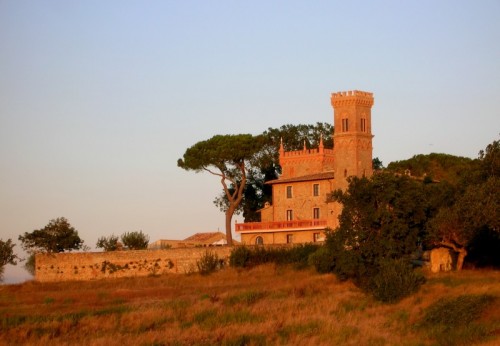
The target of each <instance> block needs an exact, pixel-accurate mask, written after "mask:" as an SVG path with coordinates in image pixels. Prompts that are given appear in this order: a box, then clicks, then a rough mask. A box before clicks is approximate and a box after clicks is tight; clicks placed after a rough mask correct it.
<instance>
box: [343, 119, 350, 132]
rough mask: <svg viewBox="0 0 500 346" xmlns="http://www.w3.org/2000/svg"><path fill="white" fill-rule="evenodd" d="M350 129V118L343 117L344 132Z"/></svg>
mask: <svg viewBox="0 0 500 346" xmlns="http://www.w3.org/2000/svg"><path fill="white" fill-rule="evenodd" d="M347 131H349V119H342V132H347Z"/></svg>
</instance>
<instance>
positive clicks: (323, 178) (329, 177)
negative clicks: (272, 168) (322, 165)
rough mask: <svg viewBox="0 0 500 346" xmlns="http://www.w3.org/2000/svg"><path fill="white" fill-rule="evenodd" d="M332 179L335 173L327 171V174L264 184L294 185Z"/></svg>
mask: <svg viewBox="0 0 500 346" xmlns="http://www.w3.org/2000/svg"><path fill="white" fill-rule="evenodd" d="M334 178H335V173H334V172H333V171H329V172H322V173H316V174H309V175H303V176H300V177H292V178H285V179H275V180H270V181H268V182H267V183H266V184H283V183H295V182H298V181H312V180H328V179H334Z"/></svg>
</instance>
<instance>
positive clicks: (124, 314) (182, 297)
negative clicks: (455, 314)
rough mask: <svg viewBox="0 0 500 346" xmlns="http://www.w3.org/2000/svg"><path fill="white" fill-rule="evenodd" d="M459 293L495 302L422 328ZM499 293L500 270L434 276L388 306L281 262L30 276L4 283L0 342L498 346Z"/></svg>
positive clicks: (344, 284) (349, 286)
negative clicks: (73, 277)
mask: <svg viewBox="0 0 500 346" xmlns="http://www.w3.org/2000/svg"><path fill="white" fill-rule="evenodd" d="M461 295H468V296H482V295H483V296H484V295H488V297H490V298H491V297H493V299H490V301H491V302H490V303H489V304H488V305H487V308H486V309H484V310H483V311H481V314H480V315H478V317H477V318H475V319H474V320H473V321H472V322H466V321H463V320H460V319H461V318H460V319H459V320H456V324H454V326H453V327H452V328H449V326H448V327H446V326H441V327H440V328H434V327H433V326H426V327H425V326H423V323H422V321H423V319H424V316H425V314H426V311H428V310H429V306H430V305H431V304H434V303H436V302H440V301H443V300H445V299H447V298H448V297H458V296H461ZM499 297H500V272H498V271H464V272H461V273H457V272H453V273H450V274H441V275H435V276H433V275H429V276H428V280H427V283H426V284H424V285H423V286H422V288H421V289H420V290H419V292H417V293H416V294H414V295H413V296H411V297H409V298H406V299H404V300H402V301H401V302H399V303H397V304H390V305H387V304H382V303H379V302H377V301H375V300H373V299H372V298H371V297H369V296H366V295H365V294H363V293H362V292H361V291H359V290H358V289H357V288H356V287H355V286H354V285H352V284H351V283H349V282H339V281H338V280H337V279H336V278H335V276H333V275H330V274H327V275H320V274H317V273H315V272H313V271H312V270H301V271H297V270H294V269H292V268H289V267H280V266H275V265H264V266H259V267H256V268H253V269H250V270H239V271H238V270H235V269H231V268H228V269H225V270H223V271H220V272H217V273H214V274H212V275H209V276H201V275H199V274H191V275H165V276H157V277H146V278H128V279H114V280H100V281H91V282H65V283H46V284H41V283H36V282H27V283H24V284H20V285H6V286H0V344H4V345H22V344H29V345H106V346H111V345H370V346H376V345H438V344H450V345H451V344H464V345H470V344H476V343H479V344H484V345H500V299H498V298H499ZM454 323H455V322H454Z"/></svg>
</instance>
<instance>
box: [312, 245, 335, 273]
mask: <svg viewBox="0 0 500 346" xmlns="http://www.w3.org/2000/svg"><path fill="white" fill-rule="evenodd" d="M309 265H311V266H313V267H314V268H315V269H316V271H317V272H318V273H323V274H324V273H331V272H332V271H333V267H334V256H333V253H332V251H330V249H329V248H327V247H326V246H322V247H320V248H319V249H318V250H316V251H315V252H313V253H312V254H310V255H309Z"/></svg>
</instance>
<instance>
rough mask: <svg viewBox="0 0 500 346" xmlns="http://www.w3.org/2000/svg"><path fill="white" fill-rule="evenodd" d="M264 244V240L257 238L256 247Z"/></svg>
mask: <svg viewBox="0 0 500 346" xmlns="http://www.w3.org/2000/svg"><path fill="white" fill-rule="evenodd" d="M262 244H264V239H262V237H261V236H258V237H257V238H255V245H262Z"/></svg>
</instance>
